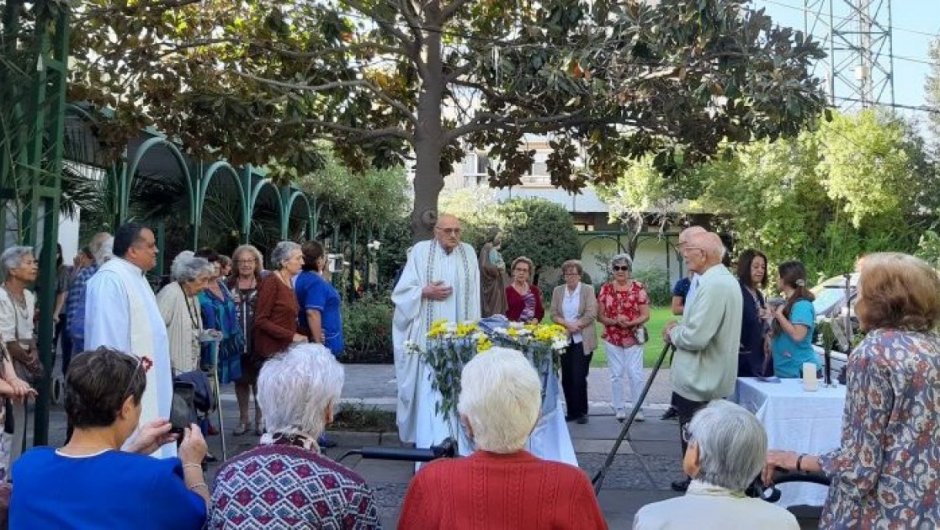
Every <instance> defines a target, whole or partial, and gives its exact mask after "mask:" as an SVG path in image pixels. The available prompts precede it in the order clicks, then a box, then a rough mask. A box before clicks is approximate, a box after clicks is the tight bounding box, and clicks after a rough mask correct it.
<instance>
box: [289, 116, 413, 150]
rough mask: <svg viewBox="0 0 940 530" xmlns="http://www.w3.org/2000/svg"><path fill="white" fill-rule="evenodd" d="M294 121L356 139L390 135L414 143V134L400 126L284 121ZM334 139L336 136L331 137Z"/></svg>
mask: <svg viewBox="0 0 940 530" xmlns="http://www.w3.org/2000/svg"><path fill="white" fill-rule="evenodd" d="M294 123H301V124H303V125H310V126H313V127H320V128H322V129H329V130H331V131H336V132H343V133H347V134H350V135H353V136H354V140H356V141H368V140H376V139H379V138H382V137H392V138H401V139H402V140H405V141H406V142H409V143H412V144H413V143H414V135H412V134H409V133H408V131H405V130H404V129H402V128H400V127H385V128H384V129H371V130H370V129H362V128H360V127H351V126H349V125H342V124H339V123H333V122H330V121H321V120H300V121H291V122H284V124H285V125H293V124H294ZM333 139H334V140H336V138H335V137H334V138H333Z"/></svg>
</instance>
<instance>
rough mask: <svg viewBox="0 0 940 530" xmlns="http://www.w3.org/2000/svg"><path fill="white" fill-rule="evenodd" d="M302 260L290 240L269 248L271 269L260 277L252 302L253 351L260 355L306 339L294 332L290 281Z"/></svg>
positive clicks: (296, 309) (297, 309) (294, 309)
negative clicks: (253, 303) (264, 276)
mask: <svg viewBox="0 0 940 530" xmlns="http://www.w3.org/2000/svg"><path fill="white" fill-rule="evenodd" d="M303 264H304V256H303V254H302V253H301V251H300V245H298V244H297V243H294V242H293V241H281V242H280V243H278V244H277V246H276V247H274V251H273V252H271V265H273V266H274V272H273V273H272V274H269V275H268V276H267V277H266V278H265V279H264V280H262V281H261V285H260V286H259V287H258V304H257V305H256V306H255V321H254V339H255V354H256V355H258V356H259V357H261V358H265V359H266V358H268V357H272V356H274V355H277V354H278V353H281V352H282V351H284V350H286V349H287V348H288V347H289V346H290V345H291V344H293V343H295V342H307V336H306V335H301V334H300V333H297V315H298V313H299V312H300V306H299V305H297V297H296V296H294V286H293V284H292V283H291V280H292V279H293V278H294V276H297V275H298V274H299V273H300V268H301V267H302V266H303Z"/></svg>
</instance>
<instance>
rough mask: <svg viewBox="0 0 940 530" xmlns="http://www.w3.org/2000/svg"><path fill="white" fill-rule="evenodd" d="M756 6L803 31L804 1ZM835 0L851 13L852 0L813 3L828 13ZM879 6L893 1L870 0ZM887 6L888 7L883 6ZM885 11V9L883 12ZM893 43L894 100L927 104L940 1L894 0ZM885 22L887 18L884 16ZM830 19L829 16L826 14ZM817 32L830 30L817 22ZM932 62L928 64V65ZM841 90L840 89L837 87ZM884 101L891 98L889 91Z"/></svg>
mask: <svg viewBox="0 0 940 530" xmlns="http://www.w3.org/2000/svg"><path fill="white" fill-rule="evenodd" d="M752 1H753V5H754V6H755V7H763V8H765V9H766V11H767V14H769V15H770V16H771V18H773V19H774V21H775V22H777V23H779V24H781V25H786V26H790V27H793V28H795V29H800V30H802V29H803V27H804V24H803V18H804V17H803V15H804V0H752ZM829 1H832V2H833V11H834V15H835V16H839V15H840V14H842V15H843V16H844V15H845V14H847V13H848V5H849V1H851V0H848V1H847V0H822V1H818V0H814V1H811V2H809V3H810V4H811V5H813V4H820V3H821V4H823V5H824V6H826V7H825V11H826V13H828V5H829V4H828V2H829ZM869 1H870V2H871V5H872V6H873V7H874V6H877V5H878V4H880V3H886V2H888V1H889V0H869ZM883 9H884V8H883ZM882 12H885V11H882ZM891 15H892V27H893V44H894V56H895V59H894V100H895V103H897V104H903V105H912V106H921V105H925V104H926V100H925V97H924V82H925V79H926V76H927V74H928V73H929V72H930V68H931V67H930V65H929V63H930V62H931V60H930V58H929V57H928V55H927V50H928V45H929V43H930V42H931V41H932V40H935V39H937V38H938V36H940V0H894V1H893V2H892V3H891ZM881 19H882V20H884V21H885V22H886V21H887V17H883V18H881ZM826 20H828V16H827V17H826ZM816 28H817V29H815V30H814V31H813V33H814V34H815V35H817V40H820V37H822V36H823V35H824V34H825V33H826V31H827V30H826V28H825V27H820V26H818V25H817V27H816ZM925 63H928V64H925ZM824 72H825V69H822V68H820V69H817V73H818V75H825V73H824ZM837 92H838V90H837ZM884 101H889V99H888V97H887V93H886V94H885V98H884ZM900 112H901V114H903V115H905V116H907V117H910V118H914V119H919V120H920V121H924V120H926V117H927V114H926V113H925V112H920V111H912V110H911V111H905V110H902V111H900Z"/></svg>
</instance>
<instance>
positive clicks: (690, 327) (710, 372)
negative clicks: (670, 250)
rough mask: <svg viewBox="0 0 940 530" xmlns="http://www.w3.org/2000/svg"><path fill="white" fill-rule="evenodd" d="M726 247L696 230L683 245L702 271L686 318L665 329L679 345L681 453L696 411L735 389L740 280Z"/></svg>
mask: <svg viewBox="0 0 940 530" xmlns="http://www.w3.org/2000/svg"><path fill="white" fill-rule="evenodd" d="M723 251H724V245H723V244H722V242H721V238H719V237H718V235H717V234H714V233H711V232H704V233H698V234H694V235H692V236H691V237H690V238H689V241H688V244H686V245H683V247H682V257H683V259H684V260H685V264H686V267H687V268H688V269H689V270H690V271H692V272H695V273H697V274H698V275H699V284H698V288H697V291H696V294H695V297H694V298H693V299H692V300H691V301H690V302H689V303H688V305H687V306H686V308H685V314H684V318H683V319H682V322H681V323H676V322H671V323H669V324H667V325H666V327H665V329H664V330H663V339H664V340H665V341H666V342H667V343H669V344H672V345H674V346H675V348H676V350H675V357H674V359H673V363H672V369H671V370H670V372H671V376H672V387H673V393H672V406H673V407H675V409H676V411H677V413H678V415H679V432H680V436H681V443H682V452H683V454H685V450H686V446H687V439H686V435H685V432H686V426H687V424H688V423H689V422H690V421H691V420H692V416H693V415H694V414H695V412H696V411H698V410H699V409H701V408H702V407H704V406H705V405H707V404H708V403H709V402H710V401H712V400H715V399H721V398H725V397H728V396H730V395H731V394H732V393H733V392H734V385H735V380H736V375H737V367H738V346H739V343H740V337H741V315H742V309H741V305H742V298H741V288H740V287H739V286H738V282H737V280H736V279H735V277H734V276H733V275H732V274H731V273H730V272H729V271H728V269H727V268H725V267H724V266H723V265H722V264H721V258H722V253H723ZM688 486H689V478H688V477H685V478H683V479H682V480H678V481H675V482H673V483H672V489H673V490H675V491H680V492H681V491H685V490H686V489H687V488H688Z"/></svg>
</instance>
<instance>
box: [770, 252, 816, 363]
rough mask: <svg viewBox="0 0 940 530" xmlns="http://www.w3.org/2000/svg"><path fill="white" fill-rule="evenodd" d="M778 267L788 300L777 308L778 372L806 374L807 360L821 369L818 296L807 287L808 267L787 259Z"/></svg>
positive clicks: (779, 282)
mask: <svg viewBox="0 0 940 530" xmlns="http://www.w3.org/2000/svg"><path fill="white" fill-rule="evenodd" d="M777 270H778V274H779V277H778V278H777V287H778V288H779V289H780V291H781V292H782V293H783V294H784V296H785V297H786V299H787V302H786V303H785V304H783V305H782V306H780V307H779V308H778V309H777V310H776V311H775V312H774V337H773V341H772V343H771V349H772V351H773V357H774V375H776V376H777V377H780V378H787V377H789V378H796V377H802V375H803V363H813V364H815V365H816V369H817V371H818V370H819V358H818V356H817V355H816V352H815V351H814V350H813V344H812V342H813V330H814V329H815V328H816V311H815V310H814V309H813V299H814V298H815V297H814V296H813V293H811V292H810V291H809V289H807V288H806V268H805V267H804V266H803V264H802V263H800V262H799V261H787V262H784V263H782V264H780V267H778V269H777Z"/></svg>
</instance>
